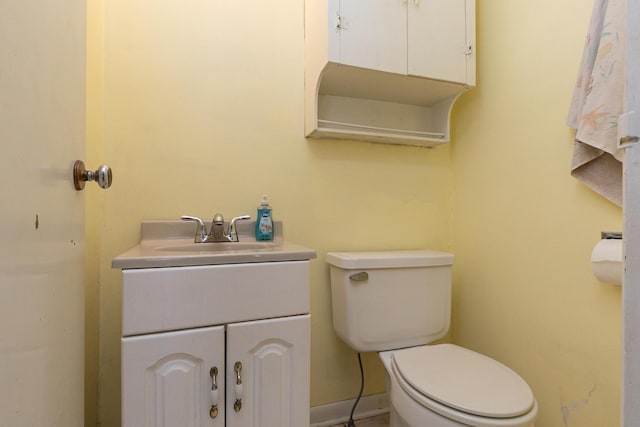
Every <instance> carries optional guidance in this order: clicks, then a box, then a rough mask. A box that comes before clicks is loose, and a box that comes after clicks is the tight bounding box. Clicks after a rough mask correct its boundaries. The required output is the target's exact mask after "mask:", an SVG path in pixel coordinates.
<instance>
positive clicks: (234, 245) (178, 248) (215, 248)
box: [155, 242, 278, 252]
mask: <svg viewBox="0 0 640 427" xmlns="http://www.w3.org/2000/svg"><path fill="white" fill-rule="evenodd" d="M276 246H278V243H274V242H217V243H181V244H177V245H166V246H158V247H156V248H155V249H156V250H157V251H163V252H221V251H224V252H228V251H249V250H251V251H255V250H262V249H271V248H275V247H276Z"/></svg>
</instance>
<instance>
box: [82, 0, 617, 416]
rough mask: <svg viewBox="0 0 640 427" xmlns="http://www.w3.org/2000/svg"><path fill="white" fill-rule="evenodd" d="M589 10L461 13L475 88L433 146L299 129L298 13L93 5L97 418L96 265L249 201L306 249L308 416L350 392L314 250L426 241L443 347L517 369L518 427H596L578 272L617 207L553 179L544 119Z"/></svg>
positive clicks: (116, 360)
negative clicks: (169, 222) (526, 388)
mask: <svg viewBox="0 0 640 427" xmlns="http://www.w3.org/2000/svg"><path fill="white" fill-rule="evenodd" d="M547 3H548V4H547ZM590 3H591V0H589V1H587V0H570V1H567V2H551V1H550V0H544V1H543V2H515V1H513V0H491V1H483V0H479V1H478V4H477V7H478V15H479V16H478V52H479V61H478V65H479V71H478V88H477V89H475V90H474V91H472V92H471V93H469V94H467V95H465V96H463V98H462V99H461V101H460V104H459V106H458V107H456V109H455V112H454V117H453V121H454V129H453V131H454V142H453V143H452V144H447V145H445V146H441V147H439V148H437V149H434V150H427V149H420V148H415V147H397V146H384V145H376V144H368V143H358V142H342V141H318V140H308V141H306V140H305V139H304V138H303V137H302V134H303V116H302V114H303V113H302V112H303V72H304V70H303V23H302V13H303V2H302V1H301V0H297V1H294V0H282V1H280V2H277V3H273V2H271V3H267V2H262V1H255V0H249V1H248V2H243V3H238V2H227V3H223V2H210V1H204V0H194V1H192V2H189V3H188V4H185V3H184V2H174V1H166V0H162V1H158V0H153V1H152V0H143V1H136V2H130V1H127V0H109V1H108V2H106V7H105V11H104V33H103V32H102V31H101V30H99V26H98V29H95V28H94V29H93V31H91V32H90V36H91V37H93V38H94V39H93V43H92V42H91V40H90V46H92V49H97V50H98V51H99V52H100V53H103V54H104V58H103V59H104V76H103V78H98V79H97V80H90V84H93V85H95V88H94V91H93V92H92V91H91V90H90V92H89V93H90V96H91V93H94V95H93V96H94V98H93V99H90V100H89V104H91V103H92V102H93V103H96V102H97V106H96V105H94V108H97V110H96V111H97V112H96V114H97V116H96V117H102V118H103V120H102V121H101V120H99V119H98V120H96V121H91V120H90V121H89V127H90V129H89V133H90V134H91V132H94V134H93V135H94V139H96V141H101V139H102V138H104V146H99V149H98V150H89V151H88V156H91V155H92V152H93V153H94V154H93V155H95V156H96V158H94V159H88V161H91V164H94V163H103V162H104V163H108V164H110V165H111V166H112V167H113V169H114V185H113V187H112V189H110V190H109V191H107V192H105V193H104V196H103V197H104V205H102V204H101V203H100V200H98V201H96V202H94V203H92V204H91V205H90V207H89V211H88V216H89V217H92V218H100V221H95V222H92V221H89V224H93V225H89V227H90V230H89V231H88V233H89V236H94V237H95V238H96V239H98V241H99V245H98V247H97V249H96V253H95V255H96V256H95V257H91V258H90V259H89V261H88V264H89V271H94V272H95V280H94V282H90V283H95V281H98V283H97V284H96V285H95V286H96V287H97V286H99V292H98V291H96V290H95V289H93V290H92V292H94V293H93V294H92V295H94V297H93V298H91V300H90V301H88V310H89V311H91V312H92V313H95V314H92V315H91V316H89V317H88V320H87V321H88V325H87V331H88V334H92V333H93V334H95V335H96V336H98V344H97V345H99V350H97V352H98V355H99V360H94V359H92V360H89V361H88V364H92V365H93V366H95V372H96V373H94V374H93V375H91V376H89V377H88V381H89V382H90V383H91V382H92V381H93V382H95V381H97V380H96V377H97V372H98V369H99V378H100V383H99V396H100V397H99V407H98V408H99V409H98V411H99V418H100V421H101V422H102V425H103V426H114V427H115V426H118V425H119V417H120V412H119V407H120V404H119V399H120V393H119V388H120V381H119V375H120V341H119V336H120V326H121V322H120V316H121V308H120V307H121V292H120V286H121V281H120V274H119V272H118V271H116V270H112V269H111V267H110V263H111V259H112V258H113V257H114V256H116V255H117V254H119V253H121V252H123V251H124V250H126V249H127V248H129V247H131V246H133V245H135V244H136V243H137V241H138V239H139V235H138V227H139V223H140V221H141V220H143V219H171V218H177V217H179V216H180V215H181V214H193V215H198V216H202V217H204V218H210V217H211V216H212V215H213V214H214V213H215V212H217V211H220V212H222V213H223V214H225V215H226V216H229V215H238V214H244V213H249V214H252V215H255V207H256V205H257V204H258V202H259V199H260V196H261V195H262V194H263V193H265V194H268V195H269V197H270V200H271V202H272V205H273V207H274V215H275V217H276V219H280V220H283V221H284V223H285V226H284V233H285V238H287V239H289V240H291V241H294V242H296V243H300V244H303V245H306V246H309V247H311V248H314V249H316V250H317V251H318V259H317V260H315V261H313V262H312V270H311V287H312V289H311V291H312V292H311V294H312V304H311V307H312V347H313V348H312V354H313V356H312V374H311V375H312V390H311V401H312V405H320V404H323V403H327V402H331V401H337V400H342V399H348V398H353V397H355V395H356V394H357V390H358V386H359V383H358V381H359V379H358V371H357V360H356V357H355V354H354V353H353V352H352V351H351V350H349V349H348V348H347V347H346V346H345V345H344V344H342V343H341V342H340V341H339V339H337V338H336V337H335V335H334V333H333V330H332V326H331V313H330V293H329V283H328V274H327V268H326V265H325V263H324V254H325V253H326V252H327V251H331V250H376V249H400V248H420V247H429V248H434V249H440V250H452V251H454V252H455V253H456V266H455V287H454V291H455V296H454V307H453V309H454V318H453V339H454V341H456V342H458V343H460V344H462V345H466V346H469V347H471V348H474V349H477V350H480V351H483V352H485V353H487V354H490V355H491V356H493V357H496V358H497V359H499V360H502V361H504V362H505V363H507V364H508V365H510V366H512V367H513V368H514V369H516V370H517V371H518V372H519V373H521V374H522V375H523V376H524V377H525V378H526V379H527V381H529V383H530V384H531V385H532V387H533V388H534V392H535V393H536V396H537V398H538V400H539V402H540V404H541V413H540V423H539V425H541V426H545V427H561V426H567V425H569V426H580V427H590V426H599V425H615V422H611V423H609V421H608V420H611V419H615V420H617V418H616V417H617V413H618V405H619V391H618V389H619V386H620V384H619V375H620V372H619V371H620V366H619V360H620V349H619V347H620V340H619V337H620V327H619V321H620V319H619V318H620V295H619V294H620V292H619V289H613V288H610V287H606V286H602V285H599V284H598V283H597V282H596V281H595V280H594V279H593V278H592V277H591V274H590V271H589V264H588V259H589V252H590V250H591V247H592V245H593V244H594V243H595V240H596V239H597V238H598V233H599V231H600V230H604V229H613V230H615V229H619V228H620V224H621V217H620V210H619V209H618V208H615V207H613V206H612V205H610V204H609V203H608V202H605V201H603V200H601V199H600V198H599V197H597V196H595V195H593V194H592V193H590V192H589V191H588V190H586V189H585V188H584V187H582V186H581V185H580V184H578V183H576V182H575V181H574V180H573V179H572V178H570V177H569V176H568V165H569V161H570V156H571V152H570V150H571V134H570V132H569V131H568V129H567V128H566V126H565V125H564V117H565V114H566V109H567V106H568V100H569V96H570V93H571V88H572V86H573V83H574V81H573V79H574V76H575V74H576V71H577V70H576V66H577V64H578V62H579V56H580V50H581V47H582V42H583V40H584V34H585V32H586V26H587V20H588V14H589V12H590V7H591V5H590ZM103 43H104V44H103ZM102 46H103V48H102ZM90 72H91V67H90ZM93 72H94V73H100V70H93ZM91 82H93V83H91ZM103 85H104V86H103ZM102 88H104V98H103V100H102V99H101V98H100V97H101V96H102V93H103V92H102ZM96 99H97V100H98V101H96ZM100 106H102V107H103V109H100ZM89 143H90V144H92V142H91V140H90V142H89ZM98 157H99V158H98ZM452 212H453V213H452ZM548 233H553V235H549V234H548ZM90 286H93V285H91V284H90ZM98 313H99V316H98ZM98 331H99V332H98ZM92 354H94V353H91V352H88V358H90V357H91V355H92ZM88 369H90V368H89V367H88ZM365 369H366V372H367V389H366V390H365V393H367V394H368V393H375V392H381V391H382V390H383V375H382V373H383V371H382V369H381V366H380V364H379V362H378V361H377V359H376V357H375V355H372V354H368V355H366V357H365ZM93 386H94V384H89V388H91V387H93ZM563 408H565V409H563ZM563 411H564V414H565V415H564V416H565V419H566V422H565V420H564V419H563ZM603 420H606V421H603Z"/></svg>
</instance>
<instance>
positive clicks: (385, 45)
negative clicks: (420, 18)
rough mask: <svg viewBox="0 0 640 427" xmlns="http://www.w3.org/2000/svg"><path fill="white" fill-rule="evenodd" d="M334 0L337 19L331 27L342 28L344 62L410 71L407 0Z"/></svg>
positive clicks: (341, 43) (398, 72)
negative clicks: (405, 0) (408, 69)
mask: <svg viewBox="0 0 640 427" xmlns="http://www.w3.org/2000/svg"><path fill="white" fill-rule="evenodd" d="M333 1H334V4H335V6H334V7H336V11H337V13H336V15H334V16H333V18H334V19H336V22H335V23H334V25H333V27H334V28H330V29H329V31H330V32H332V31H333V32H336V31H337V32H338V39H339V41H338V42H339V44H340V48H339V55H340V63H341V64H344V65H352V66H355V67H362V68H369V69H372V70H379V71H386V72H390V73H397V74H407V4H406V2H403V0H333ZM412 1H413V0H412ZM329 13H330V16H329V18H330V19H331V18H332V16H331V12H329Z"/></svg>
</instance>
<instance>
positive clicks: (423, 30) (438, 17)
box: [408, 0, 473, 83]
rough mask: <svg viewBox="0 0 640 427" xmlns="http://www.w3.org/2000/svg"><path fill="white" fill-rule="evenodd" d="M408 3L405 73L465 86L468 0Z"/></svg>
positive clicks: (422, 0)
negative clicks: (406, 65)
mask: <svg viewBox="0 0 640 427" xmlns="http://www.w3.org/2000/svg"><path fill="white" fill-rule="evenodd" d="M408 1H409V7H408V9H409V10H408V70H409V71H408V74H410V75H413V76H420V77H429V78H433V79H438V80H446V81H452V82H459V83H466V81H467V55H466V48H467V45H468V42H467V33H466V32H467V24H466V1H467V0H408ZM472 18H473V17H469V19H472Z"/></svg>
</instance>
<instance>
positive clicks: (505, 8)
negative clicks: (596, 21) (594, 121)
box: [452, 0, 622, 427]
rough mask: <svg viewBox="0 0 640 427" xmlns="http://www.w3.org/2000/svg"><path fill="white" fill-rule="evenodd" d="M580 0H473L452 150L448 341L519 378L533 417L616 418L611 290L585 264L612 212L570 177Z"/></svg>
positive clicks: (614, 220)
mask: <svg viewBox="0 0 640 427" xmlns="http://www.w3.org/2000/svg"><path fill="white" fill-rule="evenodd" d="M592 3H593V2H592V1H591V0H569V1H563V2H557V1H553V0H544V1H538V2H521V1H518V2H514V1H513V0H490V1H482V0H480V1H478V19H477V27H478V41H479V43H478V87H477V89H476V90H474V91H473V92H471V93H469V94H468V95H467V96H465V97H464V98H463V99H462V100H461V102H460V104H459V105H458V106H457V109H456V112H457V114H456V115H455V118H454V119H455V135H454V143H453V144H452V160H453V177H454V178H453V179H454V189H453V194H454V204H453V218H454V219H453V229H454V240H453V247H454V251H455V254H456V265H455V278H454V280H455V282H454V286H455V287H454V293H455V302H454V319H453V325H454V327H453V333H452V336H453V340H454V341H455V342H456V343H459V344H461V345H463V346H467V347H469V348H472V349H475V350H478V351H481V352H484V353H486V354H488V355H490V356H492V357H495V358H496V359H498V360H500V361H503V362H504V363H506V364H507V365H509V366H510V367H512V368H513V369H515V370H516V371H517V372H519V373H520V374H521V375H522V376H523V377H524V378H525V379H526V380H527V381H528V382H529V384H530V385H531V387H532V389H533V391H534V393H535V395H536V397H537V399H538V403H539V404H540V417H539V420H538V423H537V425H540V426H544V427H561V426H565V427H566V426H572V427H591V426H593V427H595V426H604V425H606V426H615V425H619V410H620V408H619V405H620V404H619V402H620V400H619V399H620V385H621V383H620V376H621V372H620V371H621V366H620V363H621V362H620V361H621V351H620V346H621V326H620V324H621V298H620V288H618V287H611V286H607V285H602V284H599V283H598V282H597V281H596V280H595V278H594V277H593V276H592V274H591V272H590V264H589V259H590V255H591V250H592V248H593V245H594V244H595V243H596V242H597V241H598V239H599V236H600V231H601V230H620V229H621V227H622V225H621V224H622V217H621V210H620V209H619V208H618V207H616V206H615V205H613V204H611V203H610V202H608V201H606V200H605V199H603V198H601V197H600V196H597V195H595V194H594V193H592V192H591V191H590V190H588V189H587V188H586V187H585V186H583V185H582V184H580V183H578V182H577V181H576V180H574V179H573V178H572V177H570V175H569V165H570V162H571V154H572V137H573V135H572V133H571V132H570V130H569V129H568V128H567V126H566V125H565V124H564V121H565V117H566V114H567V110H568V105H569V100H570V97H571V93H572V88H573V86H574V83H575V78H576V75H577V66H578V64H579V62H580V56H581V53H582V52H581V50H582V46H583V44H584V38H585V35H586V29H587V24H588V21H589V15H590V12H591V6H592Z"/></svg>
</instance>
